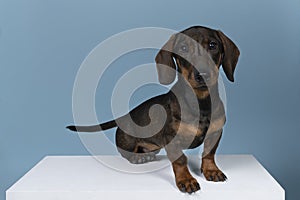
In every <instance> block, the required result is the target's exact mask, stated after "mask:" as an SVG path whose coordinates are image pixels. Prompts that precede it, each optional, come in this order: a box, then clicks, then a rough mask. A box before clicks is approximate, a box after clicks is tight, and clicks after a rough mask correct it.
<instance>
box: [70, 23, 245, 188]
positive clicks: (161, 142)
mask: <svg viewBox="0 0 300 200" xmlns="http://www.w3.org/2000/svg"><path fill="white" fill-rule="evenodd" d="M239 54H240V53H239V50H238V48H237V47H236V45H235V44H234V43H233V42H232V41H231V40H230V39H229V38H228V37H227V36H225V35H224V34H223V33H222V32H221V31H218V30H213V29H210V28H206V27H201V26H194V27H191V28H188V29H186V30H184V31H182V32H180V33H177V34H174V35H173V36H172V37H171V38H170V39H169V41H168V42H167V43H166V44H165V45H164V46H163V48H162V49H161V50H160V51H159V52H158V54H157V56H156V58H155V60H156V64H157V71H158V76H159V81H160V83H162V84H170V83H172V82H174V81H175V77H176V73H177V74H178V75H177V82H176V83H175V84H174V86H173V87H172V89H171V90H170V91H169V92H168V93H166V94H163V95H160V96H157V97H154V98H151V99H149V100H147V101H145V102H144V103H142V104H141V105H139V106H137V107H136V108H134V109H133V110H132V111H130V112H129V114H127V115H125V116H123V117H120V118H118V119H116V120H112V121H109V122H106V123H102V124H99V125H93V126H68V127H67V128H68V129H70V130H73V131H79V132H95V131H101V130H106V129H110V128H113V127H118V128H117V131H116V145H117V147H118V150H119V152H120V153H121V155H122V156H123V157H125V158H126V159H128V160H129V161H130V162H131V163H135V164H140V163H145V162H149V161H152V160H155V155H156V154H157V153H158V152H159V150H160V149H161V148H165V149H166V152H167V156H168V158H169V159H170V161H171V162H172V166H173V171H174V173H175V178H176V185H177V187H178V188H179V190H180V191H182V192H187V193H193V192H196V191H197V190H199V189H200V186H199V184H198V182H197V180H196V179H195V178H193V177H192V175H191V174H190V172H189V170H188V167H187V157H186V156H185V155H184V154H183V152H182V150H183V149H188V148H195V147H198V146H199V145H201V144H202V143H203V142H204V152H203V155H202V164H201V171H202V172H203V174H204V176H205V178H206V179H207V180H209V181H225V180H226V176H225V175H224V173H223V172H222V171H221V170H220V169H219V168H218V167H217V165H216V163H215V160H214V155H215V152H216V149H217V147H218V144H219V141H220V139H221V135H222V128H223V126H224V123H225V112H224V106H223V103H222V101H221V99H220V97H219V94H218V74H219V68H220V66H221V65H222V67H223V70H224V72H225V74H226V76H227V78H228V79H229V80H230V81H232V82H233V81H234V78H233V73H234V70H235V67H236V64H237V61H238V57H239ZM176 65H177V70H176ZM194 97H195V98H194ZM193 98H194V99H196V100H195V101H193V100H191V99H193ZM157 105H160V107H159V106H158V107H157ZM155 106H156V107H155ZM155 108H158V109H155ZM160 108H164V112H161V110H160ZM151 109H152V110H151ZM130 120H132V121H130ZM131 122H134V123H131ZM149 124H151V125H149ZM147 126H148V127H147ZM141 127H147V129H142V128H141ZM157 127H162V128H159V130H156V129H157ZM141 131H143V132H141ZM145 132H146V133H145Z"/></svg>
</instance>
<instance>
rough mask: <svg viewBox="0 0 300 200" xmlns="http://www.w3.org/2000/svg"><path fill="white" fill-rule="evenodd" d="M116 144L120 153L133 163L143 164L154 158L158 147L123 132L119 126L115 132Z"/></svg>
mask: <svg viewBox="0 0 300 200" xmlns="http://www.w3.org/2000/svg"><path fill="white" fill-rule="evenodd" d="M116 145H117V147H118V151H119V152H120V154H121V155H122V156H123V157H124V158H126V159H127V160H128V161H129V162H131V163H133V164H143V163H146V162H151V161H154V160H156V156H155V155H156V154H157V153H158V152H159V150H160V147H159V146H157V145H155V144H151V143H146V142H140V141H139V139H138V138H135V137H133V136H131V135H128V134H126V133H124V132H123V131H122V130H121V129H120V128H118V129H117V132H116Z"/></svg>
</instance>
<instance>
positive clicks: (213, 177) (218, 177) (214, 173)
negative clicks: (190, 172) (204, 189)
mask: <svg viewBox="0 0 300 200" xmlns="http://www.w3.org/2000/svg"><path fill="white" fill-rule="evenodd" d="M201 171H202V172H203V175H204V176H205V178H206V180H208V181H214V182H223V181H226V180H227V177H226V175H225V174H224V173H223V172H222V171H221V170H219V169H214V170H201Z"/></svg>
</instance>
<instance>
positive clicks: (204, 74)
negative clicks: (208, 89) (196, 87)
mask: <svg viewBox="0 0 300 200" xmlns="http://www.w3.org/2000/svg"><path fill="white" fill-rule="evenodd" d="M194 77H195V80H196V81H197V82H198V83H200V84H203V83H204V84H205V83H206V82H207V81H209V80H210V73H209V72H208V71H202V70H201V71H200V72H199V71H197V70H195V72H194Z"/></svg>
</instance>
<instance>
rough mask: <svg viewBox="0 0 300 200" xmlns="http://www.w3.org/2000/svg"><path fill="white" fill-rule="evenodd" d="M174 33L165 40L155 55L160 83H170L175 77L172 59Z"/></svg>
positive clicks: (174, 66)
mask: <svg viewBox="0 0 300 200" xmlns="http://www.w3.org/2000/svg"><path fill="white" fill-rule="evenodd" d="M175 37H176V36H175V35H172V36H171V38H170V39H169V40H168V41H167V43H166V44H164V46H163V47H162V48H161V49H160V50H159V52H158V53H157V55H156V57H155V62H156V68H157V73H158V80H159V82H160V83H161V84H164V85H168V84H171V83H172V82H173V81H174V80H175V78H176V65H175V63H174V60H173V53H172V51H173V47H174V42H175Z"/></svg>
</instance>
